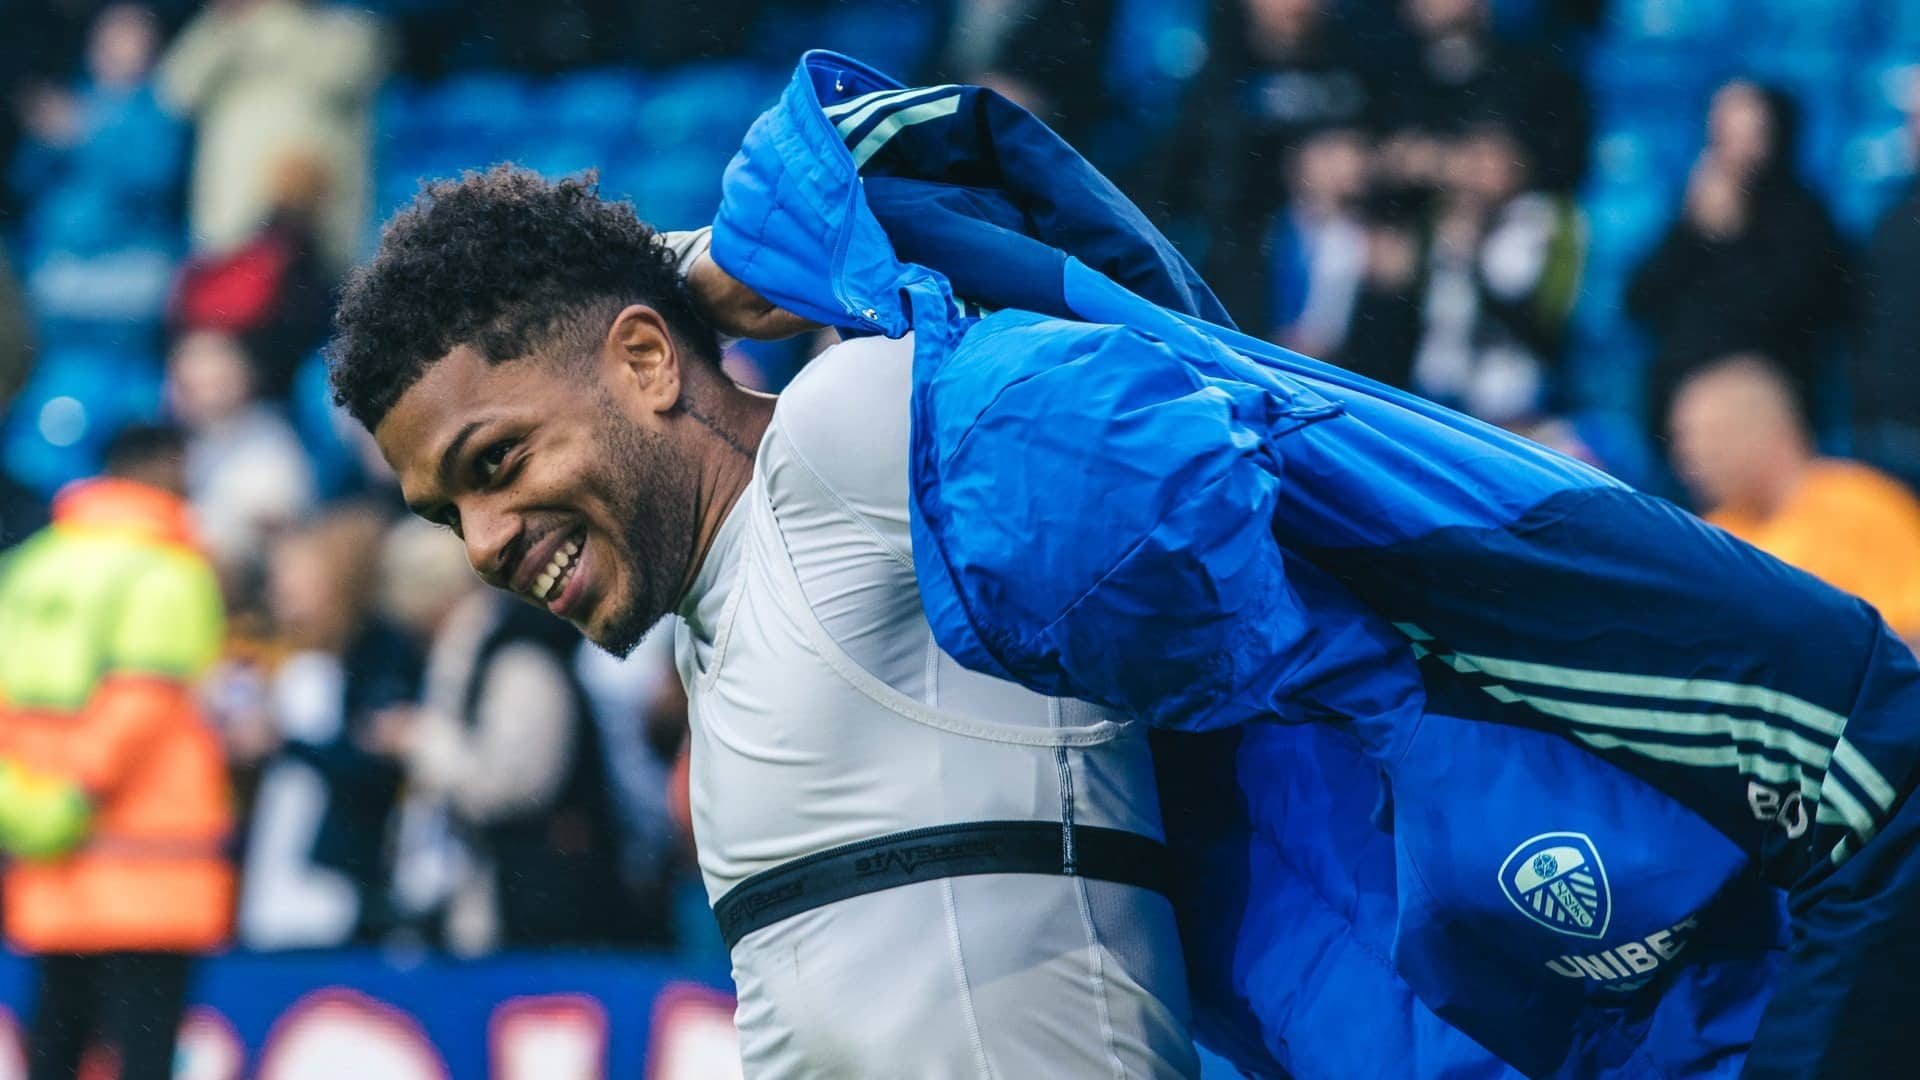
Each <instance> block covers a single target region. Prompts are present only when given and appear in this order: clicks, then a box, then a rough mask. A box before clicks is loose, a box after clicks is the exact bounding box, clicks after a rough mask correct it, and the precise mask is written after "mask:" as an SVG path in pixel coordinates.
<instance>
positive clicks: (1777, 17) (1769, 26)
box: [1693, 0, 1899, 51]
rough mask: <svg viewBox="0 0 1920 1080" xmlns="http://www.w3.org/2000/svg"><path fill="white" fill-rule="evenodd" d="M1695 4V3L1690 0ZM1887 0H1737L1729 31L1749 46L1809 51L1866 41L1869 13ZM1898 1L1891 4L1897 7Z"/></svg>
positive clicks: (1697, 0) (1895, 0)
mask: <svg viewBox="0 0 1920 1080" xmlns="http://www.w3.org/2000/svg"><path fill="white" fill-rule="evenodd" d="M1693 2H1694V3H1698V2H1699V0H1693ZM1885 2H1887V0H1740V4H1739V7H1738V9H1737V10H1738V12H1739V18H1738V21H1737V22H1736V23H1735V25H1734V26H1733V27H1732V29H1733V30H1735V31H1736V32H1737V33H1739V34H1741V35H1742V36H1744V37H1746V39H1747V40H1748V41H1750V42H1754V43H1757V44H1762V45H1769V46H1777V45H1784V44H1787V43H1791V45H1792V47H1795V48H1799V49H1806V50H1809V51H1812V50H1820V49H1847V48H1852V47H1855V46H1857V45H1860V44H1863V43H1865V42H1867V41H1868V40H1870V38H1869V26H1870V9H1871V8H1872V7H1874V6H1876V4H1879V3H1885ZM1898 2H1899V0H1893V3H1895V4H1897V3H1898Z"/></svg>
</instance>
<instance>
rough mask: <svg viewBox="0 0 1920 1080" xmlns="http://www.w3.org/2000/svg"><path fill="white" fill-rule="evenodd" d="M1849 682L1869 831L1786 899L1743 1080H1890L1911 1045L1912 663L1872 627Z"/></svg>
mask: <svg viewBox="0 0 1920 1080" xmlns="http://www.w3.org/2000/svg"><path fill="white" fill-rule="evenodd" d="M1859 685H1860V692H1859V697H1858V699H1857V700H1856V701H1855V703H1854V706H1853V708H1852V709H1851V710H1849V715H1848V718H1847V723H1846V729H1845V735H1844V739H1843V741H1842V743H1841V745H1842V746H1845V747H1847V748H1848V749H1847V751H1846V753H1847V754H1849V755H1850V759H1849V760H1851V761H1853V762H1854V764H1853V765H1852V766H1851V767H1850V768H1849V769H1848V770H1847V771H1848V773H1849V775H1851V776H1855V777H1858V776H1860V775H1863V774H1870V775H1872V776H1874V777H1876V778H1877V779H1875V780H1874V781H1871V782H1869V783H1868V784H1867V785H1866V790H1864V794H1866V796H1867V798H1868V799H1870V800H1873V801H1872V802H1871V803H1870V804H1867V805H1869V807H1870V808H1869V814H1871V815H1872V817H1873V818H1874V819H1875V820H1877V821H1878V824H1877V826H1876V827H1873V828H1872V829H1871V830H1870V831H1869V834H1868V835H1867V838H1866V839H1865V840H1858V838H1859V835H1860V833H1859V831H1855V832H1853V833H1850V834H1848V835H1847V836H1846V838H1844V839H1843V840H1842V841H1841V844H1840V846H1839V847H1838V848H1835V849H1832V850H1816V852H1815V854H1816V857H1817V861H1816V862H1815V864H1814V869H1813V870H1811V871H1810V872H1808V873H1807V874H1806V875H1805V876H1804V877H1803V878H1802V879H1801V880H1800V881H1799V882H1796V883H1795V885H1794V887H1793V888H1792V890H1791V891H1790V893H1789V903H1790V910H1791V912H1792V915H1793V939H1792V943H1791V945H1790V946H1789V948H1788V953H1787V966H1786V969H1785V970H1784V972H1783V973H1782V976H1781V979H1780V982H1779V985H1778V986H1777V987H1776V988H1775V990H1774V995H1773V1000H1772V1001H1771V1002H1770V1003H1769V1004H1768V1006H1767V1011H1766V1013H1765V1015H1764V1016H1763V1017H1762V1019H1761V1023H1760V1030H1759V1032H1758V1034H1757V1035H1756V1036H1755V1039H1754V1044H1753V1048H1752V1050H1751V1051H1750V1053H1749V1054H1748V1057H1747V1067H1746V1070H1745V1072H1744V1074H1743V1075H1744V1076H1746V1077H1749V1078H1753V1080H1773V1078H1780V1080H1785V1078H1788V1077H1809V1076H1820V1077H1846V1076H1894V1075H1900V1074H1902V1073H1904V1072H1906V1071H1907V1070H1908V1069H1910V1068H1911V1067H1912V1062H1913V1059H1914V1054H1915V1051H1916V1048H1920V1035H1917V1034H1916V1032H1915V1029H1914V1026H1913V1016H1914V1013H1915V1011H1916V1009H1920V990H1916V988H1915V985H1914V980H1913V972H1914V971H1915V970H1916V968H1920V800H1917V799H1915V798H1914V795H1913V791H1914V788H1915V786H1916V785H1917V784H1920V735H1917V734H1916V733H1915V730H1914V725H1913V720H1912V718H1913V716H1914V715H1915V714H1916V711H1917V710H1920V664H1916V662H1915V658H1914V655H1913V653H1912V652H1911V651H1910V650H1909V649H1908V648H1907V647H1906V646H1905V645H1904V644H1902V643H1901V641H1900V640H1899V639H1898V638H1897V637H1895V636H1894V634H1893V632H1892V630H1891V629H1890V628H1888V627H1887V626H1886V625H1885V624H1884V623H1880V624H1879V631H1878V633H1877V634H1876V635H1875V637H1874V640H1873V646H1872V649H1871V656H1870V658H1869V660H1868V662H1867V665H1866V667H1865V669H1864V671H1863V672H1862V674H1861V677H1860V683H1859ZM1839 757H1840V754H1839V753H1838V752H1836V754H1835V758H1836V759H1838V758H1839ZM1861 762H1865V763H1867V765H1862V764H1860V763H1861ZM1869 766H1870V768H1869ZM1880 800H1885V802H1886V803H1887V804H1888V809H1887V811H1886V816H1885V817H1884V819H1881V818H1880V815H1879V814H1877V813H1874V810H1876V809H1877V808H1878V805H1879V802H1880ZM1827 810H1828V807H1827V804H1826V803H1825V802H1823V803H1822V806H1821V810H1820V820H1821V821H1824V820H1825V818H1826V813H1827ZM1824 832H1825V830H1820V829H1815V830H1814V831H1813V832H1812V833H1811V834H1810V835H1811V836H1813V837H1818V836H1821V835H1822V834H1823V833H1824ZM1856 841H1858V844H1857V846H1858V850H1851V849H1852V848H1853V847H1854V846H1855V843H1856Z"/></svg>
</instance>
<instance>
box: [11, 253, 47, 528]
mask: <svg viewBox="0 0 1920 1080" xmlns="http://www.w3.org/2000/svg"><path fill="white" fill-rule="evenodd" d="M33 362H34V342H33V315H32V313H31V312H29V311H28V310H27V305H26V303H25V301H24V299H23V298H22V297H21V295H20V287H19V284H18V283H17V282H15V281H14V278H13V268H12V267H11V266H9V265H8V264H7V259H6V255H5V253H4V252H3V251H0V416H4V415H6V412H7V408H8V407H9V406H10V405H11V404H12V403H13V398H14V395H15V394H17V393H19V392H20V388H21V386H23V385H25V384H26V381H27V376H29V375H30V374H32V372H33ZM46 521H47V511H46V507H45V506H43V505H42V504H41V502H40V500H39V498H37V497H36V496H35V495H34V494H33V492H32V491H31V490H30V489H28V488H27V487H26V486H25V485H24V484H22V483H20V481H19V478H17V477H15V476H14V475H13V472H12V470H11V469H8V468H5V467H0V551H5V550H6V549H8V548H10V547H12V546H13V545H15V544H17V543H19V542H20V541H22V540H25V539H26V538H27V536H28V535H29V534H31V533H33V532H34V531H36V530H38V529H39V528H40V527H41V526H42V525H45V524H46Z"/></svg>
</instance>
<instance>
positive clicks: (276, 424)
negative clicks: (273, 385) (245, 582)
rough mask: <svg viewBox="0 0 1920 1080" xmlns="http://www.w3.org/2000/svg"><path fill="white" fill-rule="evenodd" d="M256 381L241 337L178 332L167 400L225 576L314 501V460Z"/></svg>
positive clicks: (196, 502) (199, 511)
mask: <svg viewBox="0 0 1920 1080" xmlns="http://www.w3.org/2000/svg"><path fill="white" fill-rule="evenodd" d="M255 380H256V375H255V372H254V368H253V365H252V363H251V361H250V360H249V359H248V357H247V355H246V352H245V350H244V349H243V348H242V346H241V344H240V342H239V341H238V340H237V339H236V338H234V337H233V336H232V335H231V334H226V333H222V332H220V331H217V330H197V331H194V332H192V333H189V334H187V335H186V336H185V337H182V338H181V339H180V341H179V342H178V343H177V344H175V345H174V347H173V354H172V356H171V357H170V358H169V360H168V364H167V400H168V404H169V405H170V406H171V407H172V410H173V415H174V417H175V418H176V419H178V420H179V421H180V422H181V423H182V424H183V425H185V426H186V428H187V432H188V442H187V494H188V498H190V499H191V500H192V501H193V509H194V514H195V516H196V518H197V520H198V521H199V523H200V528H201V530H202V531H203V532H204V534H205V535H206V538H207V544H208V547H209V548H210V549H211V550H212V551H213V555H214V560H215V562H216V563H218V564H219V565H220V566H221V568H222V572H223V573H224V574H227V575H229V576H231V575H232V574H234V573H237V572H239V571H240V570H243V569H244V568H246V567H247V566H249V565H250V564H251V563H253V562H254V560H255V559H256V558H257V556H258V554H259V552H260V550H261V547H262V543H263V540H264V538H265V535H266V532H267V530H269V529H270V528H272V527H273V526H274V525H276V524H279V523H283V522H287V521H291V520H293V519H294V518H297V517H299V516H300V514H301V513H303V512H304V511H305V510H306V508H307V507H308V506H309V505H311V503H312V501H313V467H312V464H311V463H310V462H309V461H308V460H307V456H306V452H305V451H304V450H303V449H302V448H301V445H300V439H299V437H298V436H296V435H295V434H294V432H293V428H292V426H291V425H290V424H288V422H287V420H286V418H285V417H284V416H282V415H281V414H280V413H278V412H276V411H274V409H273V408H272V407H271V406H269V405H267V404H265V403H264V402H262V401H260V400H259V398H258V396H257V395H256V393H255V392H254V385H255Z"/></svg>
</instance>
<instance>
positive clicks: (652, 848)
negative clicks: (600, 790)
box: [573, 619, 691, 933]
mask: <svg viewBox="0 0 1920 1080" xmlns="http://www.w3.org/2000/svg"><path fill="white" fill-rule="evenodd" d="M673 624H674V620H673V619H664V620H662V621H661V622H660V624H659V625H657V626H655V627H654V628H653V629H652V630H649V631H648V632H647V635H646V636H645V637H643V638H641V639H640V644H639V646H638V647H636V648H635V649H634V651H633V652H631V653H629V654H628V655H627V656H625V657H615V656H613V655H612V654H611V653H608V652H605V651H603V650H601V649H598V648H596V647H594V645H593V644H592V643H591V642H587V641H584V640H583V641H581V642H580V644H579V647H578V648H577V649H576V650H575V651H574V663H573V669H574V674H575V675H576V676H577V677H578V678H579V679H580V685H581V686H582V687H584V688H585V689H586V691H587V697H588V699H589V700H590V701H591V702H592V704H593V714H594V719H595V720H596V721H597V722H598V724H599V730H600V743H601V746H602V747H603V748H604V750H605V752H606V757H607V775H608V780H609V788H610V790H611V792H612V795H613V801H614V806H615V807H616V808H617V810H618V811H619V824H620V829H619V833H620V872H621V876H622V878H623V879H624V880H625V882H626V885H627V888H628V889H629V890H630V891H632V892H633V893H635V894H636V895H638V896H641V897H649V898H650V897H655V896H664V895H666V894H667V893H668V892H669V891H670V890H671V889H672V887H673V878H674V875H675V874H676V873H677V872H678V871H679V870H681V869H682V868H683V865H682V859H681V856H682V855H683V854H684V853H685V852H686V851H688V850H690V848H689V844H690V843H691V840H690V834H687V833H684V832H682V831H681V828H680V824H679V822H678V821H677V820H676V819H675V818H674V817H673V815H672V810H671V807H670V806H669V804H668V800H667V785H668V781H669V779H670V772H671V770H672V768H673V762H674V759H675V757H676V756H677V755H678V753H679V750H680V746H681V744H682V743H684V742H685V741H686V735H687V706H686V692H685V690H684V689H683V688H682V687H681V685H680V674H679V672H678V671H676V670H675V669H674V665H673ZM674 929H675V931H676V933H677V932H678V929H679V928H677V927H676V928H674Z"/></svg>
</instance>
